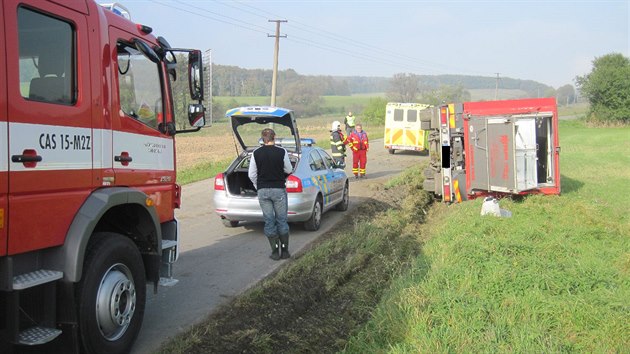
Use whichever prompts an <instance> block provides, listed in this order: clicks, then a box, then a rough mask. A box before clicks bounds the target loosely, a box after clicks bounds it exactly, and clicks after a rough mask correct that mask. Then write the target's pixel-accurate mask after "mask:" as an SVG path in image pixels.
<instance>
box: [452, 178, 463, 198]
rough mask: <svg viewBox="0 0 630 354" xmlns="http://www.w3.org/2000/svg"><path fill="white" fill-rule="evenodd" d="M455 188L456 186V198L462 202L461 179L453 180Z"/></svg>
mask: <svg viewBox="0 0 630 354" xmlns="http://www.w3.org/2000/svg"><path fill="white" fill-rule="evenodd" d="M453 188H455V199H456V200H457V202H458V203H461V202H462V194H461V193H460V192H459V180H458V179H455V180H454V181H453Z"/></svg>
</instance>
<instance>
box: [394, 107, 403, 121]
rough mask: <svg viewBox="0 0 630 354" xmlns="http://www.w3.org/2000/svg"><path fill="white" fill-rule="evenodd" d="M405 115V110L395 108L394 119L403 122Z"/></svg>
mask: <svg viewBox="0 0 630 354" xmlns="http://www.w3.org/2000/svg"><path fill="white" fill-rule="evenodd" d="M404 115H405V111H404V110H402V109H394V121H395V122H402V121H403V118H404Z"/></svg>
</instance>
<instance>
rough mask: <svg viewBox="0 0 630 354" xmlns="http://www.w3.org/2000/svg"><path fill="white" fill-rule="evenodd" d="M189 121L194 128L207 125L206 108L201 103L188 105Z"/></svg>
mask: <svg viewBox="0 0 630 354" xmlns="http://www.w3.org/2000/svg"><path fill="white" fill-rule="evenodd" d="M188 123H190V126H191V127H193V128H203V127H204V126H205V125H206V109H205V108H204V107H203V105H202V104H201V103H191V104H189V105H188Z"/></svg>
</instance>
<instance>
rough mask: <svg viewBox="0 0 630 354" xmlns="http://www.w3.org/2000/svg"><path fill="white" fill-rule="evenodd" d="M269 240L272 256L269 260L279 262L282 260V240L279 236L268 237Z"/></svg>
mask: <svg viewBox="0 0 630 354" xmlns="http://www.w3.org/2000/svg"><path fill="white" fill-rule="evenodd" d="M267 239H268V240H269V245H270V246H271V255H270V256H269V258H271V259H273V260H274V261H277V260H279V259H280V239H279V238H278V236H270V237H267Z"/></svg>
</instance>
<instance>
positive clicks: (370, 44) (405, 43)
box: [99, 0, 630, 88]
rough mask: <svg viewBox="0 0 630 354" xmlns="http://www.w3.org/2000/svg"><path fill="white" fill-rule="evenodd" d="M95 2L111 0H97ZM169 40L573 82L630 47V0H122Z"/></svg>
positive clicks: (338, 61)
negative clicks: (277, 30) (276, 44)
mask: <svg viewBox="0 0 630 354" xmlns="http://www.w3.org/2000/svg"><path fill="white" fill-rule="evenodd" d="M99 2H107V1H105V0H99ZM119 2H120V3H122V4H123V5H124V6H126V7H127V8H128V9H129V11H130V12H131V16H132V20H134V21H135V22H138V23H142V24H146V25H148V26H151V27H153V29H154V34H156V35H161V36H164V37H165V38H166V39H167V40H168V41H169V42H170V44H171V45H172V46H173V47H193V48H198V49H202V50H206V49H211V50H212V61H213V62H214V63H215V64H222V65H235V66H240V67H243V68H248V69H272V68H273V49H274V39H273V38H272V37H268V35H271V36H273V35H274V34H275V28H276V27H275V26H276V24H275V23H274V22H269V20H287V21H288V22H286V23H282V24H281V27H280V30H281V35H283V36H284V35H286V36H287V37H286V38H281V39H280V55H279V69H280V70H286V69H289V68H290V69H294V70H295V71H297V72H298V73H300V74H305V75H343V76H354V75H359V76H384V77H391V76H392V75H394V74H396V73H403V72H404V73H414V74H418V75H434V74H463V75H482V76H491V77H496V73H499V76H500V77H511V78H516V79H524V80H536V81H539V82H542V83H545V84H547V85H551V86H553V87H555V88H558V87H559V86H562V85H565V84H574V78H575V76H576V75H584V74H586V73H588V72H590V70H591V63H592V61H593V59H595V58H596V57H599V56H602V55H605V54H608V53H612V52H617V53H622V54H623V55H625V56H630V55H629V48H630V35H629V32H630V29H629V26H628V21H629V17H630V5H629V2H630V1H629V0H615V1H613V0H608V1H607V0H600V1H597V0H583V1H581V0H573V1H568V0H565V1H562V0H550V1H544V0H528V1H526V0H523V1H515V0H495V1H490V0H486V1H483V0H481V1H480V0H477V1H472V0H459V1H455V0H442V1H424V0H408V1H395V0H394V1H383V0H379V1H371V0H362V1H348V0H345V1H344V0H337V1H322V0H320V1H305V0H285V1H268V0H253V1H252V0H250V1H214V0H151V1H148V0H120V1H119Z"/></svg>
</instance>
